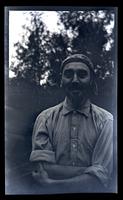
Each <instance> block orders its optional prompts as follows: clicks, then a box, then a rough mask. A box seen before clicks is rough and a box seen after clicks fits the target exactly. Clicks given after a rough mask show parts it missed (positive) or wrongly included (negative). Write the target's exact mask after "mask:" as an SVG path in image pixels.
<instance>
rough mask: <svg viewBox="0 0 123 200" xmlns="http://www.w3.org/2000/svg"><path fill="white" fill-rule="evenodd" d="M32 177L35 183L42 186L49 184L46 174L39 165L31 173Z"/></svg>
mask: <svg viewBox="0 0 123 200" xmlns="http://www.w3.org/2000/svg"><path fill="white" fill-rule="evenodd" d="M32 176H33V178H34V179H35V180H36V181H38V182H39V183H41V184H42V185H46V184H49V183H50V182H51V181H50V179H49V178H48V174H47V172H46V171H45V170H44V168H43V166H42V165H41V164H39V165H38V167H37V169H36V170H34V171H33V172H32Z"/></svg>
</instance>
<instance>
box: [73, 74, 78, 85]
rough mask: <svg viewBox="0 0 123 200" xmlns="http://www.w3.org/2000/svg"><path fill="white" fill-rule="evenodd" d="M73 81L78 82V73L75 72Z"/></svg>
mask: <svg viewBox="0 0 123 200" xmlns="http://www.w3.org/2000/svg"><path fill="white" fill-rule="evenodd" d="M72 82H73V83H78V82H79V80H78V76H77V74H76V73H74V76H73V80H72Z"/></svg>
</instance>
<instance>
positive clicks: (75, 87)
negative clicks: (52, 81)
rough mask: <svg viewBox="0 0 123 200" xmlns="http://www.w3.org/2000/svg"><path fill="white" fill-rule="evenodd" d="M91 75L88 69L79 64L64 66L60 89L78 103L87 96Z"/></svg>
mask: <svg viewBox="0 0 123 200" xmlns="http://www.w3.org/2000/svg"><path fill="white" fill-rule="evenodd" d="M90 80H91V74H90V69H89V67H88V66H87V65H86V64H84V63H81V62H71V63H68V64H66V65H65V66H64V69H63V72H62V80H61V83H62V87H63V88H64V90H65V92H66V94H67V96H68V97H69V98H70V99H72V100H73V101H76V102H80V101H82V99H83V98H86V96H87V95H88V91H89V90H88V89H89V83H90Z"/></svg>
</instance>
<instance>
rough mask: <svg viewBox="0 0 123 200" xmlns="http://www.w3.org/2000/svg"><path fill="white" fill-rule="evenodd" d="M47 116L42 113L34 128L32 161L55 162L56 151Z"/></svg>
mask: <svg viewBox="0 0 123 200" xmlns="http://www.w3.org/2000/svg"><path fill="white" fill-rule="evenodd" d="M50 129H51V127H48V123H47V117H46V116H45V115H43V114H40V115H39V116H38V117H37V119H36V122H35V124H34V128H33V134H32V152H31V155H30V161H47V162H50V163H55V153H54V151H53V147H52V144H51V141H50V137H49V130H50Z"/></svg>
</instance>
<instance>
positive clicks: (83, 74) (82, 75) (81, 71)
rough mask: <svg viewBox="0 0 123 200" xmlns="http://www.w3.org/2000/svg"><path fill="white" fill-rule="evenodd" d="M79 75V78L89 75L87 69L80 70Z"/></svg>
mask: <svg viewBox="0 0 123 200" xmlns="http://www.w3.org/2000/svg"><path fill="white" fill-rule="evenodd" d="M77 75H78V77H79V78H85V77H86V76H87V75H88V72H87V71H86V70H79V71H78V73H77Z"/></svg>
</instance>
